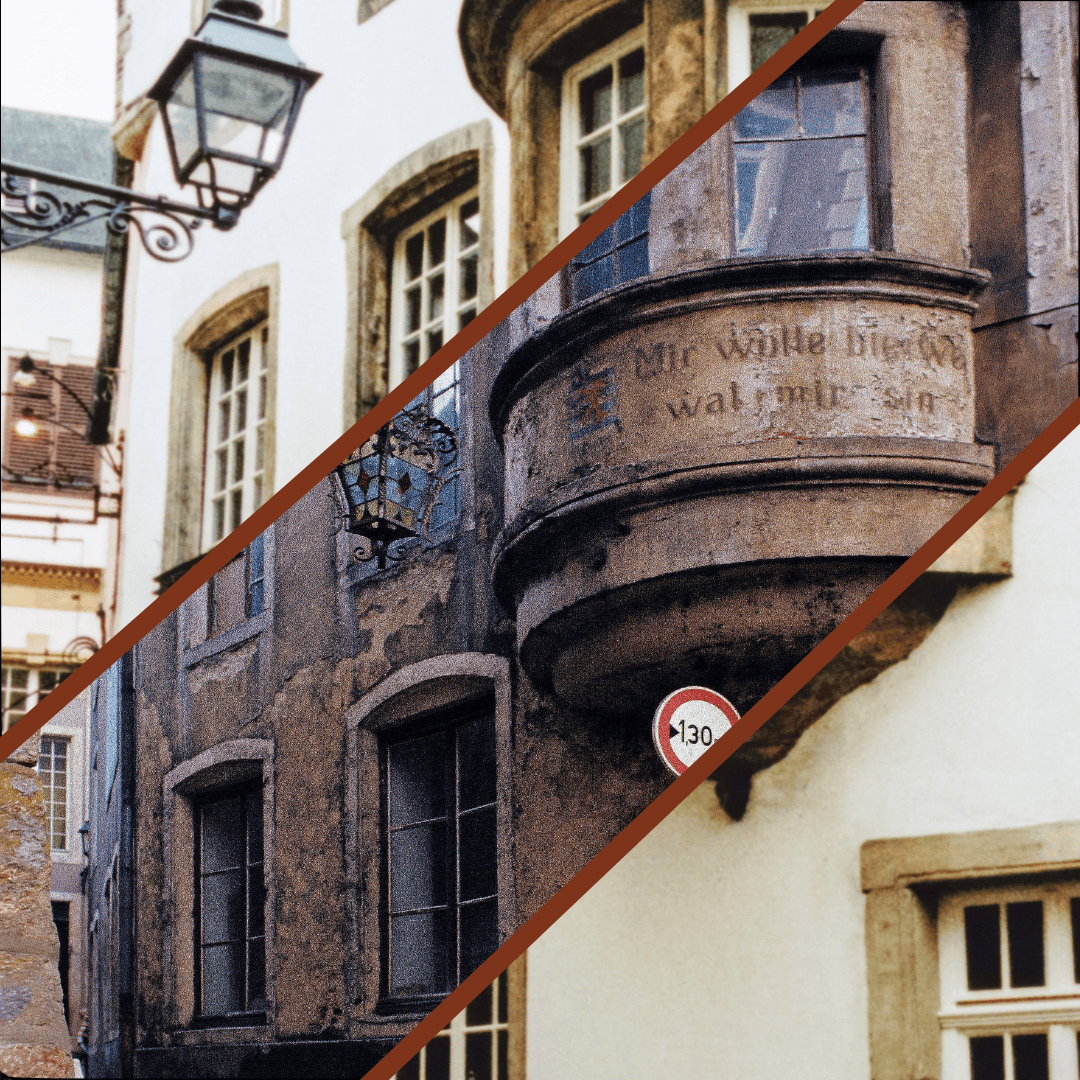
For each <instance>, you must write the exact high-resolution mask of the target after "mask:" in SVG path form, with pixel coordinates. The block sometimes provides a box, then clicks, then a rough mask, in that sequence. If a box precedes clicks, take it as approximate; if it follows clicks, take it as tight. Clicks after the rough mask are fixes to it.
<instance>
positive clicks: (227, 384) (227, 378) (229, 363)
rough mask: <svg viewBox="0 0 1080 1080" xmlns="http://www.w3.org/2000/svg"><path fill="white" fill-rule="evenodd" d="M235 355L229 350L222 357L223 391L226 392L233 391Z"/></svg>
mask: <svg viewBox="0 0 1080 1080" xmlns="http://www.w3.org/2000/svg"><path fill="white" fill-rule="evenodd" d="M234 355H235V354H234V353H233V350H232V349H229V350H227V351H226V352H224V353H222V356H221V389H222V390H225V391H228V390H231V389H232V373H233V357H234Z"/></svg>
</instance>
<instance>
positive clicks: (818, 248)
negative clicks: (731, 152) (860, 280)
mask: <svg viewBox="0 0 1080 1080" xmlns="http://www.w3.org/2000/svg"><path fill="white" fill-rule="evenodd" d="M868 93H869V90H868V76H867V70H866V69H865V68H862V67H852V68H843V69H833V70H824V69H819V68H815V69H809V70H803V71H800V72H797V73H795V74H791V73H788V74H787V75H783V76H781V78H779V79H777V80H776V82H774V83H773V84H772V85H771V86H769V87H768V88H767V89H766V90H764V91H763V92H762V93H761V94H759V95H758V96H757V97H756V98H755V99H754V100H753V102H751V104H749V105H747V107H746V108H745V109H743V110H742V112H740V113H739V114H738V115H737V116H736V117H735V119H734V120H733V121H732V138H733V141H734V146H735V219H736V233H737V237H736V240H737V250H738V253H739V254H740V255H777V256H793V255H805V254H809V253H811V252H824V251H853V250H856V251H866V250H869V248H870V246H871V237H870V221H871V213H870V196H869V193H870V182H869V172H870V159H869V147H868V142H867V140H868V128H867V116H868V114H869V106H868Z"/></svg>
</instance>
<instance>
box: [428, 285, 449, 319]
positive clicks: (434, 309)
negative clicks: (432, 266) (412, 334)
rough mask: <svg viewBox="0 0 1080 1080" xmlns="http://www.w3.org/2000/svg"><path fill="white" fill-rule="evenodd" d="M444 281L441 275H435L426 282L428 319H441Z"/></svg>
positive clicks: (444, 289)
mask: <svg viewBox="0 0 1080 1080" xmlns="http://www.w3.org/2000/svg"><path fill="white" fill-rule="evenodd" d="M445 291H446V280H445V278H444V277H443V275H442V274H436V275H435V276H434V277H433V278H432V279H431V280H430V281H429V282H428V319H429V320H430V319H441V318H442V313H443V294H444V293H445Z"/></svg>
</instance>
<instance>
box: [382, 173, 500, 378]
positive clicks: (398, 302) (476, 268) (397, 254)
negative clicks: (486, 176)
mask: <svg viewBox="0 0 1080 1080" xmlns="http://www.w3.org/2000/svg"><path fill="white" fill-rule="evenodd" d="M391 276H392V280H391V297H390V320H391V328H392V334H391V342H390V387H391V389H392V388H393V387H395V386H397V385H398V384H399V383H401V382H403V381H404V380H405V379H406V378H408V377H409V376H410V375H411V374H412V373H413V372H414V371H415V370H416V369H417V368H418V367H419V366H420V365H421V364H422V363H423V362H424V361H425V360H426V359H427V358H428V357H429V356H431V355H432V354H433V353H435V352H437V351H438V350H439V349H440V348H442V345H443V343H444V342H445V341H448V340H449V339H450V338H452V337H453V336H454V334H456V333H457V332H458V331H459V330H460V329H461V328H462V327H463V326H466V325H468V324H469V323H470V322H472V320H473V319H474V318H475V317H476V313H477V311H478V310H479V304H480V298H479V284H480V198H479V195H478V193H477V190H476V189H475V188H473V189H472V190H471V191H467V192H466V193H465V194H463V195H459V196H458V197H457V198H454V199H452V200H450V201H449V202H446V203H444V204H443V205H442V206H440V207H439V208H438V209H437V210H435V211H434V212H432V213H430V214H428V215H427V216H426V217H424V218H422V219H421V220H420V221H417V222H415V223H414V224H413V225H411V226H409V227H408V228H406V229H402V230H401V232H400V233H399V234H398V236H397V239H396V240H395V242H394V261H393V268H392V272H391Z"/></svg>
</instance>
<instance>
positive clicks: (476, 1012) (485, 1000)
mask: <svg viewBox="0 0 1080 1080" xmlns="http://www.w3.org/2000/svg"><path fill="white" fill-rule="evenodd" d="M490 1023H491V987H490V986H485V987H484V989H483V990H481V991H480V993H479V994H478V995H477V996H476V997H475V998H474V999H473V1000H472V1001H470V1002H469V1004H468V1006H467V1007H466V1009H465V1026H466V1027H478V1026H479V1025H481V1024H490Z"/></svg>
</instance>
